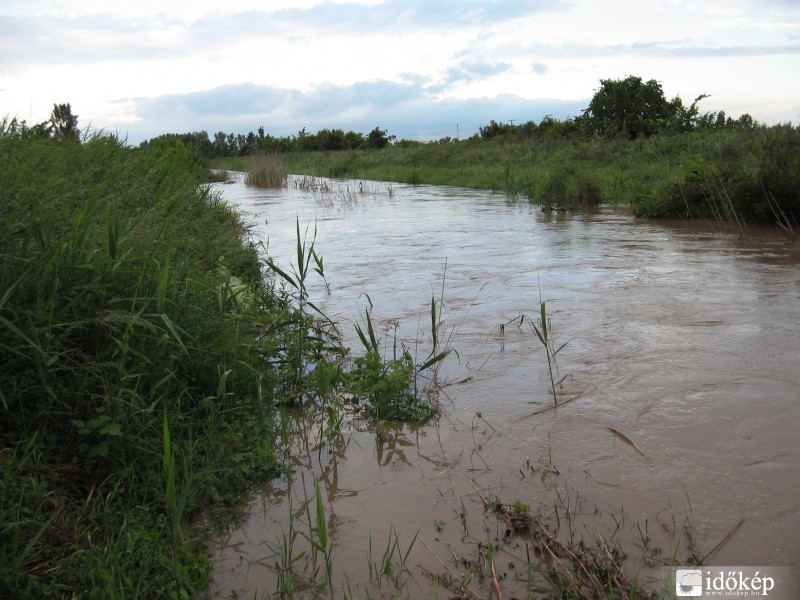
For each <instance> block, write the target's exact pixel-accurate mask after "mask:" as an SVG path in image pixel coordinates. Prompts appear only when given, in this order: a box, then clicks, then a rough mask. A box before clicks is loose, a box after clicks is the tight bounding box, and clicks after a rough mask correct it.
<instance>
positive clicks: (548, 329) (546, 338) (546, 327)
mask: <svg viewBox="0 0 800 600" xmlns="http://www.w3.org/2000/svg"><path fill="white" fill-rule="evenodd" d="M528 322H529V323H530V324H531V327H532V328H533V331H534V332H535V333H536V337H537V338H538V339H539V342H540V343H541V345H542V347H543V348H544V351H545V355H546V356H547V370H548V374H549V375H550V390H551V391H552V393H553V404H555V405H558V393H557V388H558V387H560V386H561V384H562V383H563V382H564V380H565V379H566V378H567V377H568V376H569V374H567V375H564V376H563V377H561V376H560V375H559V372H558V363H557V362H556V356H557V355H558V353H559V352H561V350H563V349H564V347H565V346H566V345H567V343H569V340H568V341H566V342H564V343H563V344H561V345H560V346H558V347H557V348H556V345H555V341H554V339H553V337H554V336H553V326H552V323H551V321H550V318H549V317H548V316H547V302H545V301H544V300H542V288H541V284H540V286H539V318H538V324H537V322H534V321H532V320H530V319H528Z"/></svg>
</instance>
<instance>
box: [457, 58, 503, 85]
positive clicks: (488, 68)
mask: <svg viewBox="0 0 800 600" xmlns="http://www.w3.org/2000/svg"><path fill="white" fill-rule="evenodd" d="M511 66H512V65H511V64H510V63H507V62H490V61H483V60H465V61H462V62H461V63H459V64H458V65H456V66H454V67H451V68H450V69H448V70H447V73H446V74H445V77H444V83H445V84H451V83H459V82H462V83H463V82H468V81H475V80H480V79H486V78H488V77H491V76H493V75H499V74H500V73H504V72H505V71H508V70H509V69H511Z"/></svg>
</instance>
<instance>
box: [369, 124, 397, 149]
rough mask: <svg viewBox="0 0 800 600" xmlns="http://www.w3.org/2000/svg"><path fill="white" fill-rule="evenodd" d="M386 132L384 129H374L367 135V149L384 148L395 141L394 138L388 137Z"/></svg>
mask: <svg viewBox="0 0 800 600" xmlns="http://www.w3.org/2000/svg"><path fill="white" fill-rule="evenodd" d="M388 133H389V132H388V131H386V130H385V129H381V128H380V127H376V128H375V129H373V130H372V131H370V132H369V133H368V134H367V141H366V142H365V144H366V147H367V148H385V147H386V146H388V145H389V143H390V142H391V141H393V140H394V139H395V136H393V135H388Z"/></svg>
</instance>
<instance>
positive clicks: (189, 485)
mask: <svg viewBox="0 0 800 600" xmlns="http://www.w3.org/2000/svg"><path fill="white" fill-rule="evenodd" d="M194 165H195V163H194V162H193V161H192V158H191V156H190V155H189V153H188V152H186V150H185V149H183V148H181V147H179V146H177V145H176V146H173V147H169V148H168V147H160V148H153V149H151V150H148V151H143V150H130V149H127V148H125V147H124V146H123V145H122V144H120V143H119V142H118V141H117V140H116V139H114V138H112V137H98V138H95V139H91V140H88V141H86V143H84V144H80V145H79V144H72V143H58V142H55V141H54V140H48V139H44V140H42V139H33V138H29V137H27V136H25V135H13V134H6V135H3V136H0V232H1V233H0V257H1V258H2V261H0V290H2V293H1V294H0V381H2V385H0V464H1V465H2V470H3V477H2V487H0V522H1V523H2V525H0V535H1V536H2V540H3V544H2V546H0V595H1V596H3V597H22V598H24V597H37V598H39V597H62V596H71V595H73V594H85V593H86V591H87V590H92V592H91V593H90V594H89V596H90V597H95V596H96V597H141V598H146V597H163V596H185V595H187V594H188V595H190V596H191V595H193V594H194V592H195V591H196V590H198V589H201V588H203V587H204V586H205V585H206V583H207V581H208V577H209V573H210V565H209V563H208V559H207V557H206V555H205V553H204V552H203V550H202V543H201V542H202V533H200V532H198V531H197V530H196V529H195V528H193V527H192V526H191V524H192V523H193V522H195V521H196V519H197V517H198V516H199V515H200V514H201V512H202V511H207V510H211V509H213V508H214V507H216V509H217V510H219V509H221V508H223V507H225V506H230V505H232V504H233V503H235V502H237V501H238V498H239V495H240V494H241V492H242V491H244V490H245V489H246V488H247V486H248V485H251V484H252V482H253V481H254V480H255V479H258V478H266V477H271V476H272V475H273V474H274V473H276V472H277V469H278V467H279V465H278V463H277V461H276V459H275V457H274V444H273V441H272V432H271V427H272V422H271V419H269V418H268V414H269V413H270V411H271V410H272V409H271V402H270V399H269V398H268V397H267V398H265V397H264V396H263V395H262V391H263V390H264V389H269V387H270V381H271V380H272V379H275V378H276V374H275V373H274V372H273V371H274V369H271V368H270V366H269V365H270V364H271V363H269V362H267V361H265V360H264V359H265V358H269V357H270V356H275V355H276V354H277V348H278V347H279V345H280V343H279V342H278V341H277V340H278V338H279V334H280V332H279V331H278V330H277V329H276V328H275V327H274V323H275V322H277V321H279V320H281V319H283V320H286V319H287V315H291V314H292V312H293V311H294V309H292V308H291V307H290V306H289V303H288V299H286V298H282V297H280V296H279V295H278V294H276V293H274V291H273V290H272V289H271V288H270V286H269V284H268V280H267V279H265V278H264V276H263V273H262V269H261V265H260V263H259V260H258V257H257V254H256V251H255V248H254V246H253V245H252V244H251V243H250V242H249V239H248V235H247V229H246V227H245V226H244V224H243V223H242V221H241V219H240V217H239V216H238V214H237V213H235V212H234V211H233V210H232V209H231V208H229V207H228V206H227V205H226V204H225V203H224V202H222V201H221V200H220V199H219V198H218V197H217V196H215V195H214V194H212V193H211V192H210V191H209V190H208V189H207V188H206V187H204V186H203V185H199V184H198V175H199V174H200V171H199V170H198V169H196V168H195V166H194ZM212 512H213V511H212Z"/></svg>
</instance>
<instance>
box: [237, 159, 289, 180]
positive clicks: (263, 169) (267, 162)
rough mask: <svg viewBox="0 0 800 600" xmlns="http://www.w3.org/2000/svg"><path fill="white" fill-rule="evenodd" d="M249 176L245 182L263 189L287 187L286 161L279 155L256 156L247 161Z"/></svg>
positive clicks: (246, 166)
mask: <svg viewBox="0 0 800 600" xmlns="http://www.w3.org/2000/svg"><path fill="white" fill-rule="evenodd" d="M245 170H246V171H247V175H246V176H245V178H244V182H245V184H247V185H252V186H255V187H261V188H279V187H284V186H285V185H286V177H287V175H288V171H287V168H286V161H285V160H284V159H283V157H282V156H280V155H278V154H254V155H253V156H248V157H247V158H246V160H245Z"/></svg>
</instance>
